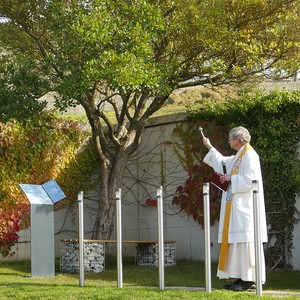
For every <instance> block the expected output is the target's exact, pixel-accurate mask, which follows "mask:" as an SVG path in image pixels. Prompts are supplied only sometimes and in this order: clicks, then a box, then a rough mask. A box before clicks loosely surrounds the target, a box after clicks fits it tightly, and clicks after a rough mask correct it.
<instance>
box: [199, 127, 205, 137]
mask: <svg viewBox="0 0 300 300" xmlns="http://www.w3.org/2000/svg"><path fill="white" fill-rule="evenodd" d="M199 131H200V132H201V134H202V137H203V138H204V137H205V136H204V133H203V128H202V127H201V126H199Z"/></svg>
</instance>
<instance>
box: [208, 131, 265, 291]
mask: <svg viewBox="0 0 300 300" xmlns="http://www.w3.org/2000/svg"><path fill="white" fill-rule="evenodd" d="M250 140H251V136H250V134H249V132H248V130H247V129H246V128H244V127H241V126H240V127H235V128H233V129H232V130H231V131H230V132H229V144H230V147H231V148H232V149H234V150H236V151H237V153H236V154H235V155H233V156H223V155H222V154H221V153H220V152H218V150H216V149H215V148H214V147H213V146H212V145H211V143H210V140H209V139H208V138H207V137H203V144H204V145H205V146H206V147H207V148H208V149H209V152H208V153H207V154H206V156H205V157H204V160H203V161H204V162H205V163H207V164H208V165H209V166H211V167H212V168H213V169H214V170H215V171H216V172H218V173H221V174H224V172H223V169H224V168H223V167H222V164H225V166H226V174H224V175H223V176H221V177H220V181H221V182H224V181H229V182H230V185H229V187H228V189H227V191H226V192H223V194H222V201H221V211H220V221H219V232H218V242H219V243H220V245H221V246H220V258H219V266H218V272H217V276H218V277H219V278H220V279H235V281H234V282H233V283H231V284H227V285H225V286H224V288H226V289H230V290H236V291H243V290H247V289H249V288H250V287H251V286H252V285H253V284H254V283H255V281H256V278H255V248H254V215H253V184H252V181H253V180H258V182H259V187H258V197H259V198H258V199H259V205H260V216H259V217H260V224H261V241H262V243H263V242H267V226H266V216H265V204H264V191H263V185H262V175H261V167H260V160H259V156H258V154H257V153H256V152H255V150H254V149H253V148H252V147H251V146H250ZM261 247H262V248H263V245H262V244H261ZM261 253H262V268H261V269H262V270H261V279H262V282H263V283H264V282H265V281H266V272H265V259H264V254H263V249H262V251H261Z"/></svg>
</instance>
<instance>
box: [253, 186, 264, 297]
mask: <svg viewBox="0 0 300 300" xmlns="http://www.w3.org/2000/svg"><path fill="white" fill-rule="evenodd" d="M258 183H259V182H258V180H253V181H252V184H253V210H254V211H253V214H254V246H255V276H256V294H257V295H258V296H261V295H262V278H261V277H262V274H261V270H262V269H261V263H262V242H261V230H260V228H261V225H260V206H259V199H258V186H259V184H258Z"/></svg>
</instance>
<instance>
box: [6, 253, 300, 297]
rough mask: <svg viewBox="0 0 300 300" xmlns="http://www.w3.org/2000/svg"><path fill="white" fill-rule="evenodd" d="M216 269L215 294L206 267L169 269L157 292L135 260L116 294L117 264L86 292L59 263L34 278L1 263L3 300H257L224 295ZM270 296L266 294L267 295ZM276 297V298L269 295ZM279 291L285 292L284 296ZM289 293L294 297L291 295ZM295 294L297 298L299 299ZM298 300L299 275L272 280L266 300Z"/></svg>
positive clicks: (25, 265) (88, 282)
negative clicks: (208, 285) (50, 272)
mask: <svg viewBox="0 0 300 300" xmlns="http://www.w3.org/2000/svg"><path fill="white" fill-rule="evenodd" d="M215 274H216V265H215V264H213V265H212V288H213V291H212V292H211V293H207V292H206V291H205V290H203V289H202V290H201V289H200V288H204V287H205V271H204V264H203V263H201V262H187V261H179V262H177V265H176V266H174V267H170V268H165V290H163V291H161V290H159V276H158V269H156V268H144V267H138V266H136V265H135V263H134V258H131V257H130V258H125V259H124V261H123V288H122V289H120V288H117V267H116V259H115V258H112V257H109V258H107V260H106V266H105V271H104V272H102V273H97V274H96V273H86V274H85V284H84V287H80V286H79V274H66V273H64V274H62V273H60V271H59V265H58V262H57V266H56V276H55V277H46V278H32V277H31V274H30V261H19V262H1V265H0V299H4V300H6V299H57V300H58V299H68V300H73V299H134V300H135V299H164V300H174V299H187V300H189V299H256V298H258V296H256V293H255V290H254V291H253V292H231V291H226V290H223V289H222V287H223V285H224V284H225V283H226V282H224V281H222V280H219V279H218V278H217V277H216V276H215ZM267 290H268V291H267ZM270 291H272V292H270ZM279 291H284V292H285V293H282V292H280V293H279V294H278V292H279ZM290 292H294V294H293V293H290ZM295 292H296V294H295ZM282 296H284V297H285V299H300V272H299V271H276V272H271V273H269V274H268V277H267V284H266V285H265V286H264V295H263V296H262V297H260V298H262V299H277V298H279V297H282Z"/></svg>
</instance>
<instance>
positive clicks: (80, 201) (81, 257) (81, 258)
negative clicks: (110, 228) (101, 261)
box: [78, 191, 84, 286]
mask: <svg viewBox="0 0 300 300" xmlns="http://www.w3.org/2000/svg"><path fill="white" fill-rule="evenodd" d="M78 211H79V229H78V233H79V237H78V243H79V285H80V286H84V228H83V191H81V192H79V193H78Z"/></svg>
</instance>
